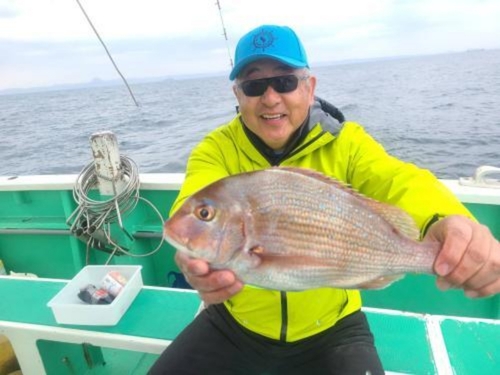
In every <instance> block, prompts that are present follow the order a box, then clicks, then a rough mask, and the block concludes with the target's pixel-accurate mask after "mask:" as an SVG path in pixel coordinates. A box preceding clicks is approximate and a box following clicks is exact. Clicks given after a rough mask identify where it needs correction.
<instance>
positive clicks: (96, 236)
mask: <svg viewBox="0 0 500 375" xmlns="http://www.w3.org/2000/svg"><path fill="white" fill-rule="evenodd" d="M98 178H101V179H106V180H108V181H111V182H113V190H114V193H115V194H114V196H113V197H111V198H110V199H107V200H95V199H92V198H90V197H89V193H90V191H91V190H92V189H94V188H96V187H97V185H98ZM118 181H124V182H125V185H124V187H123V188H122V189H121V191H120V192H118V191H117V189H116V183H117V182H118ZM139 186H140V181H139V172H138V168H137V165H136V164H135V162H134V161H133V160H131V159H130V158H128V157H126V156H123V155H120V173H119V174H118V175H117V176H116V177H115V178H114V179H112V180H111V179H109V178H106V177H104V176H102V175H98V174H97V173H96V169H95V166H94V163H89V164H88V165H87V166H86V167H84V168H83V170H82V171H81V172H80V174H79V175H78V178H77V180H76V182H75V186H74V188H73V198H74V200H75V202H76V203H77V204H78V207H77V208H76V209H75V211H73V213H72V214H71V215H70V216H69V218H68V219H67V220H66V223H67V224H68V225H70V224H71V228H70V231H71V232H72V233H74V234H75V235H76V236H77V237H79V238H80V239H82V240H84V241H85V242H87V248H89V247H91V246H92V245H96V246H94V247H97V248H100V247H102V246H105V245H112V246H113V247H114V249H113V251H112V252H111V256H110V257H109V259H108V261H107V262H106V264H108V263H109V261H110V260H111V259H112V257H113V256H114V255H115V254H116V252H117V251H120V252H121V253H123V254H126V255H129V256H132V257H146V256H150V255H153V254H154V253H156V252H157V251H158V250H159V249H160V247H161V245H162V244H163V237H162V238H161V241H160V243H159V245H158V246H157V247H156V248H155V249H153V250H152V251H150V252H148V253H146V254H133V253H131V252H129V251H127V250H125V249H124V248H123V246H120V245H119V244H117V243H116V242H115V241H114V240H113V239H112V238H111V224H114V223H118V225H119V227H120V228H121V230H122V231H123V232H124V233H125V234H126V235H127V237H128V238H129V239H130V240H132V241H135V239H134V237H133V236H132V235H131V234H130V233H129V231H128V230H127V229H126V228H125V227H124V226H123V221H122V217H124V216H125V215H128V214H130V212H131V211H133V210H134V209H135V207H136V206H137V203H138V202H139V200H141V201H144V202H145V203H147V204H148V205H149V206H150V207H151V208H152V209H153V211H155V213H156V214H157V215H158V217H159V218H160V222H161V224H162V225H163V221H164V220H163V217H162V215H161V213H160V212H159V211H158V209H157V208H156V207H155V206H154V205H153V204H152V203H151V202H150V201H149V200H147V199H145V198H143V197H141V196H140V195H139ZM103 242H104V244H103ZM87 263H88V259H87Z"/></svg>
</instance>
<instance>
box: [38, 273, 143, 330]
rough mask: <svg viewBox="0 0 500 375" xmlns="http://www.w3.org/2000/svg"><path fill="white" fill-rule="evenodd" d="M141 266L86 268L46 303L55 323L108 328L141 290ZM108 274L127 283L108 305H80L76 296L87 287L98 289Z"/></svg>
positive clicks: (79, 300) (80, 302)
mask: <svg viewBox="0 0 500 375" xmlns="http://www.w3.org/2000/svg"><path fill="white" fill-rule="evenodd" d="M141 268H142V267H141V266H86V267H84V268H82V270H81V271H80V272H78V274H77V275H76V276H75V277H74V278H73V279H72V280H71V281H69V282H68V284H66V286H65V287H64V288H63V289H61V290H60V291H59V293H57V294H56V295H55V296H54V297H53V298H52V299H51V300H50V301H49V302H48V303H47V306H49V307H50V308H51V309H52V312H53V314H54V317H55V318H56V322H57V323H59V324H80V325H98V326H112V325H115V324H116V323H118V321H119V320H120V319H121V317H122V315H123V314H124V313H125V311H127V309H128V308H129V306H130V304H131V303H132V301H133V300H134V298H135V297H136V296H137V294H138V293H139V291H140V290H141V288H142V285H143V284H142V275H141ZM111 271H118V272H119V273H120V274H121V275H123V276H124V277H125V278H126V279H127V283H126V284H125V285H124V286H123V289H122V290H121V291H120V293H119V294H118V295H117V296H116V298H115V299H114V300H113V302H111V303H110V304H108V305H91V304H88V303H85V302H83V301H82V300H81V299H80V298H79V297H78V293H79V292H80V290H81V289H82V288H85V287H86V286H87V285H89V284H93V285H96V286H99V285H100V283H101V282H102V280H103V279H104V277H105V276H106V275H107V274H108V273H109V272H111Z"/></svg>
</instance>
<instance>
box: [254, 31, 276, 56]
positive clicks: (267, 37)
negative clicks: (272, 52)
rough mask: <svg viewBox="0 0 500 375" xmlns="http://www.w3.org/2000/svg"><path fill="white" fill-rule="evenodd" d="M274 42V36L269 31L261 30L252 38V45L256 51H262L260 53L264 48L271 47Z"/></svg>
mask: <svg viewBox="0 0 500 375" xmlns="http://www.w3.org/2000/svg"><path fill="white" fill-rule="evenodd" d="M274 41H275V38H274V35H273V33H272V32H270V31H266V30H261V31H260V32H259V33H258V34H257V35H255V36H254V37H253V45H254V47H255V48H256V49H258V48H260V49H262V52H264V51H265V50H266V48H268V47H271V46H272V45H273V43H274Z"/></svg>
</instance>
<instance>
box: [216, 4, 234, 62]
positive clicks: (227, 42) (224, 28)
mask: <svg viewBox="0 0 500 375" xmlns="http://www.w3.org/2000/svg"><path fill="white" fill-rule="evenodd" d="M215 4H216V5H217V8H219V16H220V23H221V25H222V35H224V39H225V40H226V47H227V54H228V55H229V63H230V65H231V69H232V68H233V67H234V64H233V58H232V57H231V49H230V48H229V39H228V37H227V32H226V26H224V18H223V17H222V8H221V6H220V3H219V0H217V1H216V3H215Z"/></svg>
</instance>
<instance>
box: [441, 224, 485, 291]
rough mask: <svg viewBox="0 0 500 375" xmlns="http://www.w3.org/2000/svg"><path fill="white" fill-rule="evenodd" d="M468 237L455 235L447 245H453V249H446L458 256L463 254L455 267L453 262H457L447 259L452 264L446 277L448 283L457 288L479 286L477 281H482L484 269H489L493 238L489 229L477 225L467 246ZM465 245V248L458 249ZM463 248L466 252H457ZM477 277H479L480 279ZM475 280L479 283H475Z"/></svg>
mask: <svg viewBox="0 0 500 375" xmlns="http://www.w3.org/2000/svg"><path fill="white" fill-rule="evenodd" d="M462 233H463V232H462ZM466 236H467V235H465V236H464V235H463V234H462V235H461V237H459V235H458V234H456V235H454V236H453V238H450V241H447V242H448V243H447V244H446V245H450V243H451V246H452V247H446V248H445V250H448V249H452V250H454V251H455V253H456V254H459V253H460V254H461V258H460V260H459V261H458V263H457V264H456V265H455V266H454V267H453V263H451V262H452V261H455V260H454V259H453V260H451V259H450V258H448V259H447V262H449V263H451V267H452V270H451V272H449V273H448V274H447V275H446V281H447V282H448V283H449V284H451V285H453V286H455V287H464V286H468V287H474V286H478V284H477V281H478V280H480V278H481V276H482V274H483V272H482V271H483V268H487V267H485V265H486V264H487V263H488V261H489V258H490V253H491V244H492V237H491V234H490V232H489V230H488V228H486V227H485V226H483V225H479V224H475V228H474V230H473V231H472V233H471V238H470V241H468V243H467V244H466V242H467V237H466ZM464 245H465V247H458V246H464ZM461 248H463V249H465V251H464V252H463V251H462V252H460V251H457V249H461ZM447 255H448V254H447ZM476 276H479V278H478V277H476ZM474 280H477V281H476V282H475V281H474ZM491 281H493V280H488V283H489V282H491ZM483 285H484V284H483Z"/></svg>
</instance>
